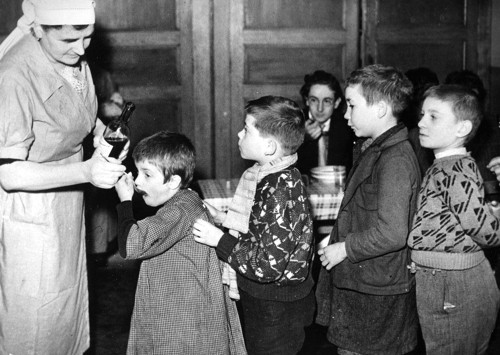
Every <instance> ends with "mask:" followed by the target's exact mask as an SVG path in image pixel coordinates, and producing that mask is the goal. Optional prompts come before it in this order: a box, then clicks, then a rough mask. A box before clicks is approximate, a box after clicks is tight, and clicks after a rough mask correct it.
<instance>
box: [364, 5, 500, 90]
mask: <svg viewBox="0 0 500 355" xmlns="http://www.w3.org/2000/svg"><path fill="white" fill-rule="evenodd" d="M490 8H491V5H490V1H489V0H478V1H467V0H439V1H421V0H405V1H399V0H362V9H363V10H362V41H361V60H362V64H363V65H365V64H372V63H383V64H387V65H393V66H397V67H399V68H400V69H401V70H403V71H406V70H408V69H413V68H417V67H428V68H430V69H432V70H434V71H435V72H436V73H437V74H438V77H439V79H440V81H443V80H444V79H445V77H446V75H447V74H448V73H450V72H451V71H455V70H461V69H469V70H472V71H474V72H477V73H478V75H479V76H480V77H481V78H482V79H483V82H484V83H485V84H487V83H488V78H489V65H490V54H489V47H490V45H489V38H490V37H489V36H490V21H491V19H490V13H489V12H490Z"/></svg>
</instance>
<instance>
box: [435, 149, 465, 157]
mask: <svg viewBox="0 0 500 355" xmlns="http://www.w3.org/2000/svg"><path fill="white" fill-rule="evenodd" d="M435 155H436V159H440V158H444V157H449V156H452V155H467V149H466V148H465V147H460V148H452V149H448V150H445V151H444V152H439V153H436V154H435Z"/></svg>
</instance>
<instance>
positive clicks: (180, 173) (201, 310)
mask: <svg viewBox="0 0 500 355" xmlns="http://www.w3.org/2000/svg"><path fill="white" fill-rule="evenodd" d="M133 158H134V161H135V164H136V167H137V170H138V175H137V178H136V179H135V189H136V191H137V192H138V193H139V194H140V195H141V196H142V198H143V199H144V202H145V203H146V204H147V205H148V206H152V207H160V208H159V209H158V211H157V212H156V214H155V215H154V216H151V217H147V218H144V219H142V220H139V221H137V220H135V218H134V215H133V211H132V202H131V200H132V196H133V194H134V182H133V180H132V177H131V176H130V175H124V176H123V177H122V178H121V179H120V180H119V182H118V184H117V185H116V191H117V193H118V196H119V198H120V201H121V203H120V204H119V205H118V206H117V210H118V245H119V250H120V254H121V256H123V257H124V258H126V259H138V260H142V263H141V269H140V272H139V279H138V281H137V290H136V293H135V305H134V312H133V314H132V321H131V325H130V336H129V341H128V348H127V354H144V355H147V354H191V355H198V354H206V353H207V352H208V351H209V352H210V354H218V355H233V354H234V355H245V354H246V351H245V345H244V341H243V334H242V332H241V326H240V323H239V317H238V312H237V309H236V304H235V303H234V302H233V301H232V300H231V299H230V298H229V295H228V294H227V292H225V291H226V290H224V288H223V286H222V268H221V263H220V261H219V260H218V258H217V255H216V254H215V252H214V250H213V249H212V248H207V247H206V246H204V245H201V244H198V243H196V242H195V240H194V236H193V233H192V224H193V223H194V221H195V219H198V218H202V219H204V220H207V221H210V220H211V217H210V214H209V212H208V211H207V210H206V208H205V207H204V205H203V202H202V201H201V199H200V198H199V196H198V195H197V194H196V193H195V192H193V191H191V190H189V189H188V188H187V186H188V185H189V183H190V181H191V179H192V177H193V172H194V167H195V151H194V147H193V145H192V144H191V142H190V141H189V139H188V138H187V137H185V136H184V135H182V134H179V133H170V132H159V133H156V134H154V135H152V136H150V137H148V138H145V139H143V140H142V141H140V142H139V144H137V146H136V147H135V149H134V152H133Z"/></svg>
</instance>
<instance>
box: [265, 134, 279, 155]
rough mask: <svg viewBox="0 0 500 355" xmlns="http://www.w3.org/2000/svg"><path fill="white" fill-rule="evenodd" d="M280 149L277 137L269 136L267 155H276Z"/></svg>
mask: <svg viewBox="0 0 500 355" xmlns="http://www.w3.org/2000/svg"><path fill="white" fill-rule="evenodd" d="M277 150H278V142H276V140H275V139H272V138H269V139H268V140H267V147H266V150H265V154H266V155H274V154H275V153H276V151H277Z"/></svg>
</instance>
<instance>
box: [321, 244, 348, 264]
mask: <svg viewBox="0 0 500 355" xmlns="http://www.w3.org/2000/svg"><path fill="white" fill-rule="evenodd" d="M318 255H319V256H320V258H319V260H321V265H323V266H324V267H325V268H326V269H327V270H330V269H331V268H332V267H334V266H335V265H338V264H340V263H341V262H342V261H344V260H345V258H347V252H346V250H345V243H334V244H330V245H327V246H326V247H324V248H323V249H320V250H318Z"/></svg>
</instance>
